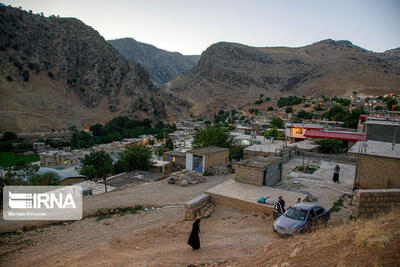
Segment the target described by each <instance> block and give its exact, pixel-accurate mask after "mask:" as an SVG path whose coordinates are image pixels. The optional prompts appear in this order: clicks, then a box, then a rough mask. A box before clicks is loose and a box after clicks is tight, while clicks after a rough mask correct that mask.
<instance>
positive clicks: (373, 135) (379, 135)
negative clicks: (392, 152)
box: [367, 124, 400, 143]
mask: <svg viewBox="0 0 400 267" xmlns="http://www.w3.org/2000/svg"><path fill="white" fill-rule="evenodd" d="M394 129H395V127H394V126H393V125H381V124H367V140H374V141H381V142H389V143H392V142H393V134H394ZM395 141H396V143H400V127H399V126H397V133H396V138H395Z"/></svg>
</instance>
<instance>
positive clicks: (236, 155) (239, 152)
mask: <svg viewBox="0 0 400 267" xmlns="http://www.w3.org/2000/svg"><path fill="white" fill-rule="evenodd" d="M242 158H243V147H240V146H231V147H229V159H230V160H233V159H234V160H241V159H242Z"/></svg>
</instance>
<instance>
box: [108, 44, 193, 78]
mask: <svg viewBox="0 0 400 267" xmlns="http://www.w3.org/2000/svg"><path fill="white" fill-rule="evenodd" d="M108 43H110V44H111V45H112V46H114V48H116V49H117V50H118V51H119V52H120V53H121V55H123V56H124V57H125V58H126V59H128V60H130V61H132V62H138V63H139V64H141V65H142V66H143V67H144V68H145V69H146V70H147V71H148V72H149V73H150V78H151V80H152V81H154V82H155V83H156V84H163V83H166V82H169V81H171V80H172V79H174V78H176V77H177V76H179V75H180V74H182V73H184V72H186V71H188V70H190V69H192V68H193V67H194V66H195V65H196V64H197V62H198V61H199V58H200V56H197V55H194V56H184V55H182V54H180V53H178V52H169V51H165V50H162V49H158V48H157V47H155V46H152V45H149V44H145V43H141V42H138V41H136V40H134V39H132V38H123V39H116V40H109V41H108Z"/></svg>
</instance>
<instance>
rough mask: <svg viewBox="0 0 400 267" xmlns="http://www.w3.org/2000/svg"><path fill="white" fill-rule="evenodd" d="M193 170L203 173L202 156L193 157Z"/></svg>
mask: <svg viewBox="0 0 400 267" xmlns="http://www.w3.org/2000/svg"><path fill="white" fill-rule="evenodd" d="M193 170H194V171H197V172H203V156H195V155H193Z"/></svg>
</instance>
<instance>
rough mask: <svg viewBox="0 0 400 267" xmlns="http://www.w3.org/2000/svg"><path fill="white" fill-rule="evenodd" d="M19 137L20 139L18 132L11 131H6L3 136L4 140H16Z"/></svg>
mask: <svg viewBox="0 0 400 267" xmlns="http://www.w3.org/2000/svg"><path fill="white" fill-rule="evenodd" d="M17 139H18V136H17V134H16V133H14V132H10V131H7V132H4V133H3V137H2V138H1V140H2V141H14V140H17Z"/></svg>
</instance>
